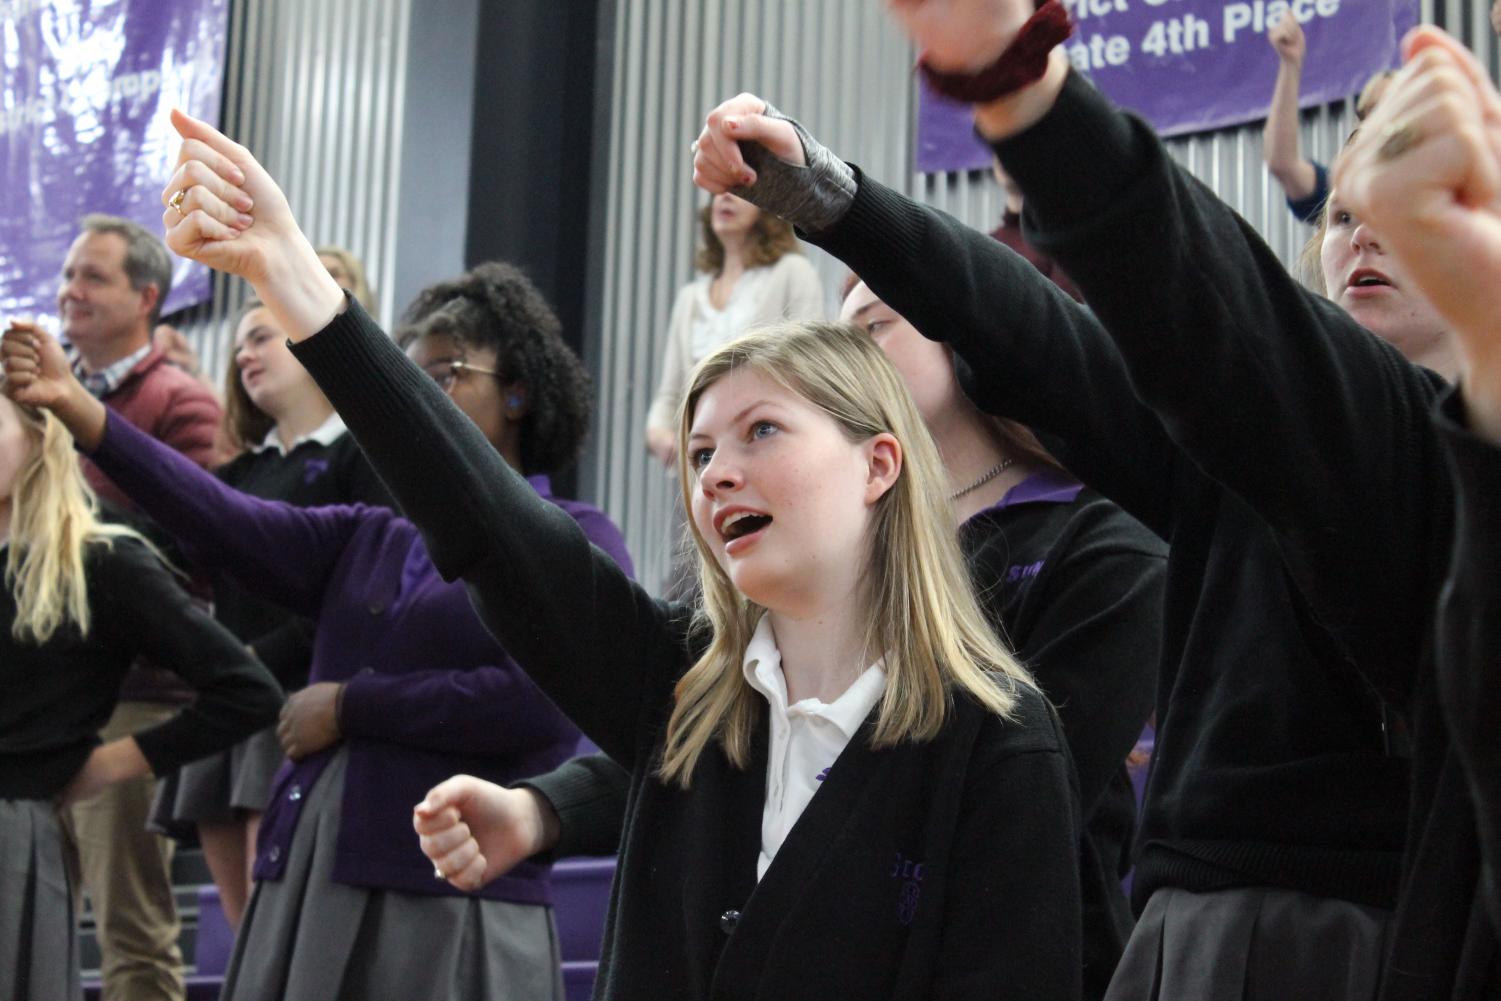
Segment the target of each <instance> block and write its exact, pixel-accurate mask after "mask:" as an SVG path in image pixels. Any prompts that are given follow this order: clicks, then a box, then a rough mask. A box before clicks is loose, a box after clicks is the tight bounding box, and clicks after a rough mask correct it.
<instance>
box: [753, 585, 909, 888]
mask: <svg viewBox="0 0 1501 1001" xmlns="http://www.w3.org/2000/svg"><path fill="white" fill-rule="evenodd" d="M883 664H884V659H883V660H878V661H876V662H875V663H874V664H872V665H871V666H870V667H867V668H866V669H865V671H864V672H863V673H862V674H861V675H860V677H858V678H856V679H855V680H854V682H853V683H851V685H850V686H849V687H848V688H846V689H845V690H844V694H843V695H841V696H839V698H837V699H835V700H834V701H833V702H832V703H825V702H822V701H820V700H818V699H802V700H800V701H798V702H795V703H793V704H792V705H790V706H789V705H788V704H787V679H786V678H785V677H784V676H783V675H782V652H781V651H780V650H778V649H777V638H776V634H775V633H774V632H773V631H772V628H771V616H769V615H767V616H762V618H761V622H760V624H758V625H757V626H756V631H755V634H754V635H752V636H751V641H750V643H749V644H747V645H746V648H745V662H744V671H745V680H746V682H747V683H749V684H750V686H751V687H752V688H754V689H755V690H756V691H758V692H760V693H761V694H762V695H763V696H764V697H765V698H766V701H767V702H768V703H769V704H770V707H771V711H770V712H769V713H768V714H767V715H768V716H769V717H770V719H771V744H770V747H769V749H768V754H767V760H766V806H765V808H764V809H763V810H762V812H761V857H760V858H759V859H757V860H756V879H758V880H759V879H760V878H761V877H762V876H764V875H766V870H767V868H768V867H769V866H770V865H771V860H772V859H773V858H774V857H776V854H777V850H778V849H779V848H781V847H782V842H783V841H785V840H786V839H787V833H788V832H789V831H791V830H792V825H793V824H795V823H797V818H799V817H801V816H802V815H803V810H805V809H807V806H808V803H809V802H810V801H811V800H812V799H813V794H814V793H816V792H818V787H819V785H820V784H821V783H822V782H823V780H824V778H825V777H826V776H827V775H828V772H829V769H830V768H831V767H833V764H834V761H835V759H837V758H838V757H839V755H840V754H841V753H842V752H843V751H844V749H845V747H846V746H847V745H848V744H849V742H850V740H851V739H852V738H853V737H854V736H855V733H856V731H858V730H859V729H860V725H861V724H862V723H864V722H865V717H867V716H869V715H870V711H871V709H873V708H875V704H876V703H877V702H878V701H880V698H881V694H882V693H883V692H884V691H885V690H886V670H885V668H884V666H883Z"/></svg>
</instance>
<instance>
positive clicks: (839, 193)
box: [734, 104, 855, 235]
mask: <svg viewBox="0 0 1501 1001" xmlns="http://www.w3.org/2000/svg"><path fill="white" fill-rule="evenodd" d="M763 114H765V115H766V117H768V118H777V119H781V120H782V121H784V122H789V123H791V125H792V127H793V128H794V129H796V130H797V138H798V140H799V141H800V142H801V143H802V144H803V157H804V158H805V159H806V160H807V161H808V165H807V166H806V167H795V166H793V165H792V164H790V163H787V162H786V161H785V160H779V159H777V158H776V157H775V156H773V155H772V154H771V152H770V151H768V150H767V149H766V147H765V146H762V145H761V144H760V143H751V142H743V143H741V144H740V153H741V155H742V156H744V157H745V162H746V163H747V164H748V165H749V166H750V168H751V169H752V170H754V171H755V172H756V183H755V184H752V185H750V186H748V187H747V186H741V187H738V188H735V189H734V193H735V194H737V195H739V196H740V197H741V198H744V199H745V200H746V201H748V202H751V203H752V204H754V205H755V206H756V207H757V208H759V209H761V210H762V211H763V212H770V213H771V214H772V215H775V216H780V217H781V218H783V219H786V220H787V221H788V222H790V223H792V225H794V226H796V227H797V228H798V229H800V230H802V231H803V232H804V233H807V234H809V235H815V234H818V233H822V232H824V231H825V230H827V229H830V228H832V227H833V226H834V225H835V224H836V223H838V222H839V220H840V219H842V218H844V214H845V213H846V212H848V211H849V207H850V205H852V204H853V203H854V201H855V172H854V171H852V170H851V169H850V167H849V164H847V163H845V162H844V161H843V160H841V159H839V158H838V157H837V156H835V155H834V154H833V153H831V152H829V150H828V149H827V148H826V147H824V146H823V145H821V144H820V143H819V141H818V140H817V139H814V138H813V137H812V136H811V135H809V134H808V130H807V129H805V128H803V127H802V125H800V124H799V123H798V122H797V121H796V120H795V119H792V118H788V117H787V116H786V115H784V114H782V113H781V112H780V111H778V110H777V109H776V108H773V107H772V106H771V105H770V104H768V105H767V106H766V111H765V112H763Z"/></svg>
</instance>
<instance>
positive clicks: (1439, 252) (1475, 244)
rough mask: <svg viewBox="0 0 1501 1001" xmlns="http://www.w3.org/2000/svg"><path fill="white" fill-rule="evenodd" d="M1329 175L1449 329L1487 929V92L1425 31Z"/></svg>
mask: <svg viewBox="0 0 1501 1001" xmlns="http://www.w3.org/2000/svg"><path fill="white" fill-rule="evenodd" d="M1404 47H1405V49H1406V50H1407V52H1408V58H1409V63H1408V67H1407V69H1406V70H1404V71H1403V73H1402V74H1401V75H1399V76H1398V77H1397V80H1396V81H1395V82H1394V83H1393V85H1392V86H1391V88H1390V89H1389V90H1388V91H1387V93H1386V95H1385V96H1384V97H1383V98H1382V103H1381V105H1380V106H1379V107H1378V108H1377V110H1376V112H1375V113H1374V114H1373V115H1372V116H1371V120H1370V121H1369V122H1368V123H1367V124H1366V127H1365V128H1364V129H1363V130H1362V132H1361V134H1360V135H1359V136H1357V137H1356V139H1355V140H1354V141H1353V142H1352V143H1351V145H1350V150H1349V152H1348V154H1347V156H1346V157H1345V159H1344V161H1343V163H1342V164H1341V166H1340V170H1339V171H1338V172H1337V173H1336V178H1337V180H1338V183H1339V184H1340V186H1341V190H1343V191H1347V192H1348V194H1347V195H1346V197H1348V199H1349V200H1350V203H1351V204H1352V206H1353V207H1354V208H1355V211H1357V212H1360V213H1361V214H1362V215H1363V216H1365V217H1367V218H1370V219H1372V220H1374V221H1375V223H1376V225H1378V226H1379V227H1380V229H1381V233H1382V236H1383V238H1384V239H1385V240H1386V241H1387V242H1388V243H1389V244H1390V245H1391V249H1392V251H1393V252H1394V253H1396V254H1399V255H1400V256H1401V257H1402V258H1403V260H1404V262H1405V263H1406V265H1407V268H1408V271H1409V273H1411V274H1412V275H1413V277H1414V278H1415V279H1416V280H1417V281H1418V282H1419V283H1420V284H1421V285H1422V287H1423V290H1424V292H1426V293H1427V295H1428V297H1429V299H1430V300H1431V301H1432V302H1433V304H1434V306H1435V307H1436V308H1438V309H1439V310H1440V311H1441V312H1442V313H1443V314H1444V315H1445V317H1447V318H1448V320H1449V322H1450V323H1451V324H1453V328H1454V335H1455V337H1456V338H1457V339H1458V342H1459V348H1460V355H1461V359H1462V366H1463V368H1462V375H1461V383H1460V388H1459V390H1458V391H1456V392H1455V393H1454V394H1452V395H1451V396H1450V397H1449V398H1448V399H1446V400H1445V401H1444V403H1443V405H1442V407H1441V408H1440V411H1439V413H1438V415H1437V419H1438V423H1439V427H1440V429H1441V431H1442V432H1443V436H1444V440H1445V442H1446V444H1447V446H1448V448H1449V458H1450V464H1451V468H1452V470H1453V472H1454V480H1455V484H1456V486H1457V487H1458V497H1457V504H1456V524H1455V536H1454V546H1453V550H1452V555H1451V563H1450V567H1449V579H1448V583H1447V586H1446V587H1445V590H1444V594H1443V597H1442V598H1441V600H1440V603H1439V618H1438V674H1439V686H1440V693H1441V696H1442V700H1443V704H1444V709H1445V715H1446V718H1447V720H1448V723H1449V729H1450V733H1451V736H1452V738H1453V741H1454V746H1455V749H1456V750H1457V751H1458V752H1459V755H1460V758H1461V760H1462V761H1463V762H1464V765H1465V770H1466V774H1467V777H1468V779H1469V785H1470V789H1471V791H1472V794H1473V796H1474V800H1475V815H1476V820H1477V822H1478V825H1479V829H1480V840H1481V851H1482V856H1483V859H1484V867H1483V873H1482V887H1481V889H1482V892H1483V893H1484V895H1485V897H1486V901H1487V904H1488V905H1489V907H1490V912H1491V921H1492V922H1493V926H1494V927H1498V928H1501V742H1498V740H1497V734H1498V733H1501V95H1498V94H1497V92H1496V90H1495V88H1494V87H1493V86H1492V85H1491V83H1490V80H1489V79H1488V77H1487V75H1486V73H1485V70H1484V69H1483V68H1482V67H1481V66H1480V64H1479V63H1478V62H1477V61H1476V60H1475V58H1474V56H1472V55H1471V54H1470V53H1469V52H1468V51H1467V50H1466V49H1465V48H1464V47H1463V46H1461V45H1460V44H1458V43H1457V42H1455V41H1454V40H1453V39H1452V38H1449V37H1448V36H1447V35H1444V34H1443V33H1442V32H1440V31H1438V30H1437V29H1434V28H1421V29H1418V30H1417V31H1416V32H1414V33H1413V34H1412V35H1410V36H1409V37H1408V39H1407V41H1406V43H1405V46H1404Z"/></svg>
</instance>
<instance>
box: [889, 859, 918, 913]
mask: <svg viewBox="0 0 1501 1001" xmlns="http://www.w3.org/2000/svg"><path fill="white" fill-rule="evenodd" d="M891 878H892V879H900V880H903V883H902V889H901V892H900V893H899V894H898V896H897V902H896V919H897V920H898V921H900V922H901V923H902V926H903V927H906V926H907V925H910V924H911V923H912V919H913V918H915V917H917V902H918V899H919V898H920V897H921V896H922V863H921V862H918V861H916V860H914V859H909V858H907V857H906V856H904V855H903V854H902V853H901V852H897V853H896V861H895V862H894V863H893V864H892V866H891Z"/></svg>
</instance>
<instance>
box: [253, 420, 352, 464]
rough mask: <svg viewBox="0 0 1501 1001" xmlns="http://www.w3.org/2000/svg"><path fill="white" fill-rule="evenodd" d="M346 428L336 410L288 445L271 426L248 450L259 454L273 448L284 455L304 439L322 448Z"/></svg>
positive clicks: (334, 439)
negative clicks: (268, 431) (258, 442)
mask: <svg viewBox="0 0 1501 1001" xmlns="http://www.w3.org/2000/svg"><path fill="white" fill-rule="evenodd" d="M347 430H348V429H347V428H346V427H345V426H344V419H343V418H342V417H340V416H339V415H338V413H337V412H335V413H331V414H329V415H328V420H326V421H324V422H323V423H322V424H319V425H318V426H317V427H316V428H314V429H313V430H311V431H309V432H308V433H307V434H305V435H303V436H302V437H300V438H298V439H297V440H296V441H294V442H292V444H291V445H290V446H289V445H286V444H284V443H283V442H282V440H281V435H280V434H279V433H277V430H276V428H275V427H273V428H271V433H270V434H268V435H266V439H265V440H264V441H262V442H261V443H260V444H259V445H251V446H250V451H252V452H255V453H256V454H260V453H261V452H264V451H265V450H266V449H268V448H274V449H276V450H277V451H278V452H280V453H281V454H282V455H286V454H287V453H288V452H291V451H292V449H294V448H296V447H297V446H298V445H301V444H302V443H303V442H305V441H316V442H317V443H318V444H320V445H322V446H323V447H324V448H327V447H328V446H329V445H332V444H333V443H334V442H336V441H338V440H339V436H340V435H342V434H344V433H345V432H346V431H347Z"/></svg>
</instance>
